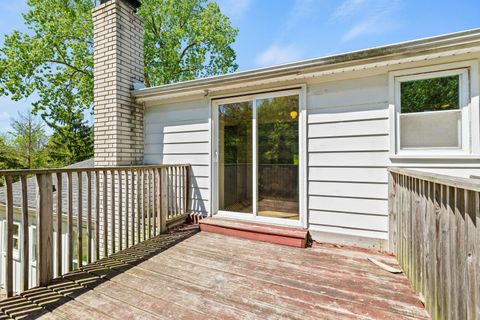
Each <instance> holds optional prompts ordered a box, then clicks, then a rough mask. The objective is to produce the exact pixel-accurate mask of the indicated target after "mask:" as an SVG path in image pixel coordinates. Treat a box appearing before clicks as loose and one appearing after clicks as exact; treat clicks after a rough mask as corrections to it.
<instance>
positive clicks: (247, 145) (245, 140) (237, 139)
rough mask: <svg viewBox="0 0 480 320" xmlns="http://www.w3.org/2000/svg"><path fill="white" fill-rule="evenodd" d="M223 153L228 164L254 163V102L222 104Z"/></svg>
mask: <svg viewBox="0 0 480 320" xmlns="http://www.w3.org/2000/svg"><path fill="white" fill-rule="evenodd" d="M219 111H220V112H219V120H220V128H221V130H223V148H224V150H223V153H222V155H223V156H224V159H223V161H224V163H226V164H234V163H236V164H248V163H250V164H251V163H252V151H251V149H252V115H253V113H252V112H253V111H252V103H251V102H239V103H230V104H227V105H225V106H220V109H219Z"/></svg>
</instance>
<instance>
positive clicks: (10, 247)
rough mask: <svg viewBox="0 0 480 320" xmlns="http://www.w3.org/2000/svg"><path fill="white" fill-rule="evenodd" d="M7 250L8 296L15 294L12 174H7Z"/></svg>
mask: <svg viewBox="0 0 480 320" xmlns="http://www.w3.org/2000/svg"><path fill="white" fill-rule="evenodd" d="M5 187H6V222H7V230H6V233H7V248H6V250H7V252H6V253H5V290H6V293H7V297H11V296H13V215H14V213H13V190H12V188H13V185H12V176H8V175H7V176H5Z"/></svg>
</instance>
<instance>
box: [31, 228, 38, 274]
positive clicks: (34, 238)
mask: <svg viewBox="0 0 480 320" xmlns="http://www.w3.org/2000/svg"><path fill="white" fill-rule="evenodd" d="M37 239H38V238H37V226H34V225H32V226H30V262H31V264H32V266H34V267H35V266H37V257H36V256H34V254H33V253H34V252H36V253H37V255H38V248H37V246H38V243H37Z"/></svg>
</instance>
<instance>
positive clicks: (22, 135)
mask: <svg viewBox="0 0 480 320" xmlns="http://www.w3.org/2000/svg"><path fill="white" fill-rule="evenodd" d="M11 126H12V130H13V131H11V132H10V135H11V136H12V143H13V146H14V147H15V153H16V155H17V158H18V162H19V164H20V166H21V167H22V168H24V169H32V168H38V167H41V166H43V164H44V162H45V157H44V153H43V147H44V144H45V142H46V134H45V130H44V128H43V125H42V123H40V122H39V121H38V119H36V118H35V117H34V116H33V115H32V113H31V112H25V113H19V114H18V118H17V119H14V120H13V121H12V124H11Z"/></svg>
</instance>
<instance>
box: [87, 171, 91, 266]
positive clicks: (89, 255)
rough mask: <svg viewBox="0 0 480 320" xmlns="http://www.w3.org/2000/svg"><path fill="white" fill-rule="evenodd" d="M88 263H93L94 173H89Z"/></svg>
mask: <svg viewBox="0 0 480 320" xmlns="http://www.w3.org/2000/svg"><path fill="white" fill-rule="evenodd" d="M87 263H92V172H91V171H87Z"/></svg>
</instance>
